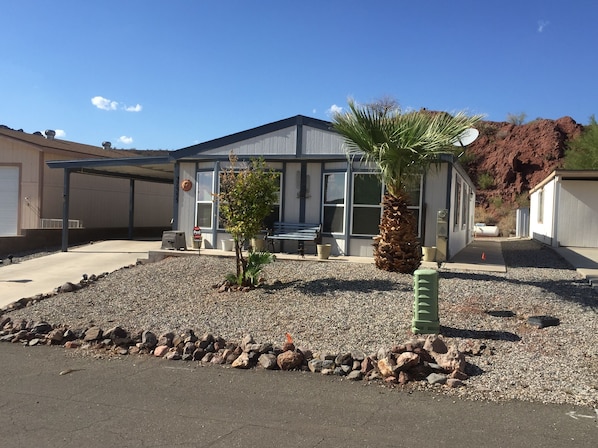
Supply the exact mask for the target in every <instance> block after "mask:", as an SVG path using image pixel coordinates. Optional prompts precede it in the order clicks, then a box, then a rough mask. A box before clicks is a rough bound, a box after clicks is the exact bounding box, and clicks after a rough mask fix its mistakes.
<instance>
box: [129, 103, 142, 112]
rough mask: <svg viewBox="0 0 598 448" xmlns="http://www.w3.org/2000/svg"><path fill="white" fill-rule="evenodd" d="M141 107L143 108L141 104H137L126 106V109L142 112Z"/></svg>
mask: <svg viewBox="0 0 598 448" xmlns="http://www.w3.org/2000/svg"><path fill="white" fill-rule="evenodd" d="M141 109H143V107H142V106H141V104H137V105H136V106H129V107H125V110H126V111H127V112H141Z"/></svg>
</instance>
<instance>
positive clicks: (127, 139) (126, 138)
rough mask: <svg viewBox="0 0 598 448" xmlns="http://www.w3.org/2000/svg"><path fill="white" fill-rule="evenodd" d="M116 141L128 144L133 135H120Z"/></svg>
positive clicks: (131, 140)
mask: <svg viewBox="0 0 598 448" xmlns="http://www.w3.org/2000/svg"><path fill="white" fill-rule="evenodd" d="M118 141H119V142H121V143H124V144H125V145H130V144H131V143H133V137H127V136H126V135H121V136H120V137H118Z"/></svg>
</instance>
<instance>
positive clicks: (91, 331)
mask: <svg viewBox="0 0 598 448" xmlns="http://www.w3.org/2000/svg"><path fill="white" fill-rule="evenodd" d="M102 336H103V334H102V329H101V328H100V327H89V328H88V329H87V330H86V331H85V336H83V340H84V341H85V342H92V341H98V340H100V339H102Z"/></svg>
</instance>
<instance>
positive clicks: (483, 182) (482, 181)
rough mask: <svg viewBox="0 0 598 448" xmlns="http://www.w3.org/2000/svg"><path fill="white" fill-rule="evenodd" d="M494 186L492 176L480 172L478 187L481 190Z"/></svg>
mask: <svg viewBox="0 0 598 448" xmlns="http://www.w3.org/2000/svg"><path fill="white" fill-rule="evenodd" d="M493 186H494V177H492V175H491V174H490V173H482V174H480V175H479V176H478V187H480V189H482V190H487V189H488V188H492V187H493Z"/></svg>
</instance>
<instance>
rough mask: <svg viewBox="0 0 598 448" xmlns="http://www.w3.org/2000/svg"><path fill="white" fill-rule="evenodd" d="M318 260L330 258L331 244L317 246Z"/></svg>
mask: <svg viewBox="0 0 598 448" xmlns="http://www.w3.org/2000/svg"><path fill="white" fill-rule="evenodd" d="M317 250H318V258H319V259H320V260H328V257H330V252H331V251H332V244H318V245H317Z"/></svg>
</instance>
